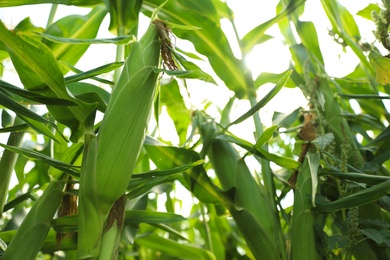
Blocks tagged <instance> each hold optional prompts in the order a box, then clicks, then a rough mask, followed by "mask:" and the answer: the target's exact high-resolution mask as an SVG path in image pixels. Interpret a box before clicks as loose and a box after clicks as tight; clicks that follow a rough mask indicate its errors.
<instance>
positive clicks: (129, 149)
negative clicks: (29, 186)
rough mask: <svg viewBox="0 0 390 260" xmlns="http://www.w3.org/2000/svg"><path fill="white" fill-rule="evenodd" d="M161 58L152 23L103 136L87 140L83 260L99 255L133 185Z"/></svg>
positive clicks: (136, 47)
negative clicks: (114, 212) (112, 217)
mask: <svg viewBox="0 0 390 260" xmlns="http://www.w3.org/2000/svg"><path fill="white" fill-rule="evenodd" d="M159 55H160V43H159V41H158V32H157V29H156V26H155V25H154V24H151V25H150V26H149V29H148V30H147V32H146V33H145V35H144V36H143V37H142V39H141V40H140V42H136V43H134V44H133V45H132V46H131V51H130V55H129V57H128V58H127V61H126V64H125V67H124V70H123V72H122V74H121V77H120V79H119V81H118V84H117V86H116V88H115V89H114V91H113V93H112V96H111V99H110V102H109V104H108V107H107V110H106V113H105V116H104V118H103V121H102V124H101V127H100V130H99V136H98V137H97V138H96V137H95V136H94V135H93V133H90V134H89V135H87V137H88V138H87V139H86V144H87V142H90V145H87V146H88V147H89V148H88V150H86V151H85V154H84V156H86V159H85V161H83V167H84V170H82V175H83V176H82V177H81V180H80V212H79V238H78V239H79V240H78V250H79V251H78V257H79V259H87V258H92V259H93V258H97V257H98V256H99V251H100V245H101V237H102V233H103V224H104V221H105V220H106V218H107V216H108V214H109V211H110V209H111V207H112V206H113V204H114V203H115V202H116V201H117V200H118V199H119V198H120V197H121V196H122V195H123V194H124V193H125V191H126V188H127V186H128V183H129V181H130V178H131V174H132V171H133V169H134V167H135V164H136V160H137V157H138V155H139V152H140V150H141V147H142V144H143V141H144V138H145V130H146V127H147V122H148V119H149V115H150V110H151V107H152V103H153V99H154V96H155V85H156V81H157V76H158V75H157V73H155V72H154V71H153V67H156V66H158V62H159ZM91 142H92V143H91ZM91 145H92V146H91ZM88 157H90V158H91V160H88Z"/></svg>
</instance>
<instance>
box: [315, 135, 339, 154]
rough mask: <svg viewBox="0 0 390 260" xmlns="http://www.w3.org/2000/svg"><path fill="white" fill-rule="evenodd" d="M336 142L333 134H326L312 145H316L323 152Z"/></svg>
mask: <svg viewBox="0 0 390 260" xmlns="http://www.w3.org/2000/svg"><path fill="white" fill-rule="evenodd" d="M333 141H334V135H333V133H326V134H325V135H323V136H319V137H317V138H316V139H314V140H313V141H312V144H314V145H315V146H316V148H317V150H319V151H323V150H325V149H326V147H328V146H329V145H330V144H331V143H332V142H333Z"/></svg>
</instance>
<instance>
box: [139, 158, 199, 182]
mask: <svg viewBox="0 0 390 260" xmlns="http://www.w3.org/2000/svg"><path fill="white" fill-rule="evenodd" d="M203 163H204V161H203V160H199V161H195V162H193V163H190V164H186V165H182V166H178V167H174V168H172V169H168V170H154V171H150V172H145V173H138V174H134V175H132V176H131V177H132V178H133V179H136V178H151V177H156V176H168V175H172V174H176V173H181V172H184V171H187V170H189V169H191V168H193V167H195V166H198V165H201V164H203Z"/></svg>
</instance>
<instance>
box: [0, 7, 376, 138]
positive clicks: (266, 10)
mask: <svg viewBox="0 0 390 260" xmlns="http://www.w3.org/2000/svg"><path fill="white" fill-rule="evenodd" d="M227 2H228V4H229V6H230V8H231V9H232V10H233V11H234V15H235V22H236V27H237V30H238V33H239V36H240V37H243V36H244V35H245V34H246V33H248V32H249V31H250V30H251V29H253V28H254V27H256V26H257V25H259V24H261V23H263V22H265V21H267V20H269V19H271V18H272V17H274V16H275V10H276V5H277V3H278V2H279V1H278V0H272V1H271V0H270V1H258V0H228V1H227ZM339 2H340V3H341V4H342V5H344V6H345V7H346V8H347V9H348V10H349V11H350V12H351V13H352V14H355V13H356V12H357V11H359V10H361V9H363V8H364V7H366V6H367V5H368V4H369V3H377V2H378V1H368V0H367V1H350V0H340V1H339ZM50 7H51V5H49V4H42V5H31V6H18V7H12V8H0V19H1V20H2V21H3V22H4V23H5V24H6V26H7V27H8V28H9V29H12V28H13V27H15V26H16V25H17V24H18V23H19V22H20V21H21V20H22V19H24V18H25V17H27V16H30V18H31V20H32V23H33V24H34V25H36V26H41V27H46V23H47V19H48V15H49V12H50ZM89 10H90V9H89V8H77V7H70V6H59V7H58V10H57V13H56V16H55V20H58V19H60V18H61V17H64V16H67V15H71V14H82V15H85V14H87V13H88V12H89ZM300 19H301V20H302V21H312V22H314V24H315V26H316V29H317V33H318V37H319V42H320V47H321V51H322V54H323V56H324V59H325V68H326V70H327V72H328V74H329V75H330V76H334V77H342V76H344V75H346V74H348V73H350V72H351V71H353V69H354V68H355V66H356V65H357V64H358V62H359V60H358V58H357V57H356V56H355V55H354V54H353V53H352V51H351V50H350V49H349V48H347V49H346V53H345V52H343V51H342V48H341V46H340V45H338V44H336V43H335V42H334V41H333V40H332V39H331V37H330V36H328V29H330V28H331V25H330V22H329V21H328V20H327V17H326V14H325V13H324V12H323V10H322V6H321V3H320V1H318V0H307V2H306V8H305V13H304V14H303V16H302V17H301V18H300ZM355 19H356V22H357V23H358V26H359V29H360V32H361V35H362V37H363V39H362V40H363V41H367V42H373V40H374V36H373V34H372V31H373V30H374V29H375V28H374V24H373V23H371V22H369V21H367V20H365V19H364V18H361V17H355ZM140 22H141V23H142V26H141V29H140V33H142V32H144V31H145V30H146V27H147V24H148V19H147V18H145V17H141V19H140ZM108 25H109V15H107V16H106V18H105V20H104V22H103V24H102V25H101V28H100V31H99V33H98V36H97V37H98V38H110V37H114V35H111V34H110V33H109V32H108ZM222 28H223V29H224V30H225V32H226V34H227V36H228V37H229V40H231V41H230V43H231V46H232V49H233V51H234V52H235V55H237V57H239V51H238V45H237V43H236V42H235V37H234V33H233V30H232V29H231V27H230V25H229V24H228V23H227V21H224V20H223V21H222ZM266 33H267V34H270V35H272V36H274V37H275V38H274V39H271V40H269V41H267V42H266V43H264V44H261V45H258V46H256V47H255V48H254V49H253V51H252V53H251V54H250V55H249V56H248V58H247V60H246V62H247V65H248V66H249V67H250V68H251V70H252V72H253V78H256V77H257V76H258V75H259V74H260V73H261V72H273V73H281V72H284V71H286V70H287V69H288V65H289V60H290V53H289V50H288V46H285V45H284V44H283V36H282V35H281V34H280V32H279V29H278V27H277V26H273V27H271V28H270V29H269V30H268V31H267V32H266ZM176 44H177V45H178V47H180V48H181V49H184V50H186V51H193V50H194V49H193V46H192V45H191V44H188V43H186V42H184V41H181V40H180V39H176ZM182 45H184V46H182ZM115 51H116V46H115V45H107V44H104V45H91V46H90V47H89V49H88V51H87V52H86V54H85V55H84V56H83V58H82V59H81V60H80V62H79V63H78V64H76V67H77V68H78V69H81V70H89V69H92V68H95V67H98V66H101V65H104V64H106V63H110V62H114V61H115ZM97 54H98V55H97ZM5 66H6V69H5V73H4V75H3V80H5V81H7V82H10V83H13V84H15V85H17V86H21V84H20V81H19V80H18V78H17V75H16V74H15V73H14V72H13V71H12V69H11V68H12V65H11V63H10V62H9V63H5ZM202 68H203V67H202ZM205 69H206V70H207V68H205ZM207 72H209V71H207ZM214 78H215V79H216V80H217V82H218V83H219V84H221V86H219V87H218V86H214V85H212V84H208V83H204V82H201V81H188V86H189V90H190V95H191V99H186V103H187V104H188V106H189V108H198V109H202V108H203V107H204V101H205V100H207V101H210V102H212V103H213V104H215V106H211V107H210V108H209V109H208V110H207V112H208V113H209V114H211V115H212V116H216V117H218V116H219V113H218V111H217V107H219V108H221V109H222V108H223V107H224V106H225V105H226V103H227V101H228V99H229V98H230V97H232V96H233V93H232V92H231V91H229V90H228V89H227V88H226V87H224V86H223V83H222V82H221V81H220V80H218V79H217V78H216V77H214ZM273 87H274V85H273V84H266V85H263V86H261V87H260V88H259V90H258V100H260V98H261V97H263V96H264V95H266V94H267V93H268V91H269V90H271V89H272V88H273ZM306 104H307V102H306V100H305V98H304V97H303V95H302V94H301V92H300V90H299V89H298V88H294V89H289V88H283V89H282V91H281V92H280V93H279V94H278V95H277V96H275V98H273V99H272V100H271V102H270V103H269V104H268V105H267V106H266V107H264V108H263V109H261V110H260V117H261V120H262V122H263V124H265V126H266V127H269V126H271V123H272V122H271V118H272V114H273V111H275V110H276V111H279V112H285V113H287V112H291V111H293V110H294V109H296V108H298V107H304V106H305V105H306ZM249 107H250V106H249V102H248V101H247V100H240V101H237V102H236V103H235V106H234V107H233V110H232V114H231V118H232V119H233V120H234V119H235V118H237V117H239V116H240V115H242V114H243V113H244V112H246V111H247V110H248V109H249ZM163 112H164V110H163ZM230 130H231V131H232V132H234V133H235V134H237V135H238V136H240V137H241V138H244V139H247V140H248V141H250V142H254V141H255V140H254V138H253V132H254V125H253V122H252V120H251V119H248V120H246V121H244V122H243V123H241V124H239V125H238V126H234V127H232V128H231V129H230ZM172 133H175V128H174V125H173V123H172V121H171V120H170V119H169V117H168V115H167V113H166V112H165V113H163V114H162V117H161V119H160V135H161V137H162V138H163V139H164V140H171V141H172V142H173V144H177V142H178V138H177V137H176V136H175V135H174V136H173V135H172ZM2 137H3V136H2V135H0V138H2Z"/></svg>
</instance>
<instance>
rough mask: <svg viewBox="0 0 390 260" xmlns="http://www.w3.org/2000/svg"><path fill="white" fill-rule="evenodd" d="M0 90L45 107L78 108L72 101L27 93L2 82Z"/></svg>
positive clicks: (0, 81)
mask: <svg viewBox="0 0 390 260" xmlns="http://www.w3.org/2000/svg"><path fill="white" fill-rule="evenodd" d="M0 88H3V89H4V90H6V91H9V92H12V93H14V94H16V95H18V96H21V97H23V98H26V99H29V100H32V101H35V102H38V103H40V104H45V105H57V106H76V105H77V104H76V103H75V102H73V101H71V100H66V99H60V98H52V97H47V96H44V95H40V94H38V93H34V92H31V91H27V90H24V89H21V88H18V87H16V86H14V85H12V84H10V83H8V82H5V81H2V80H0Z"/></svg>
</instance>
